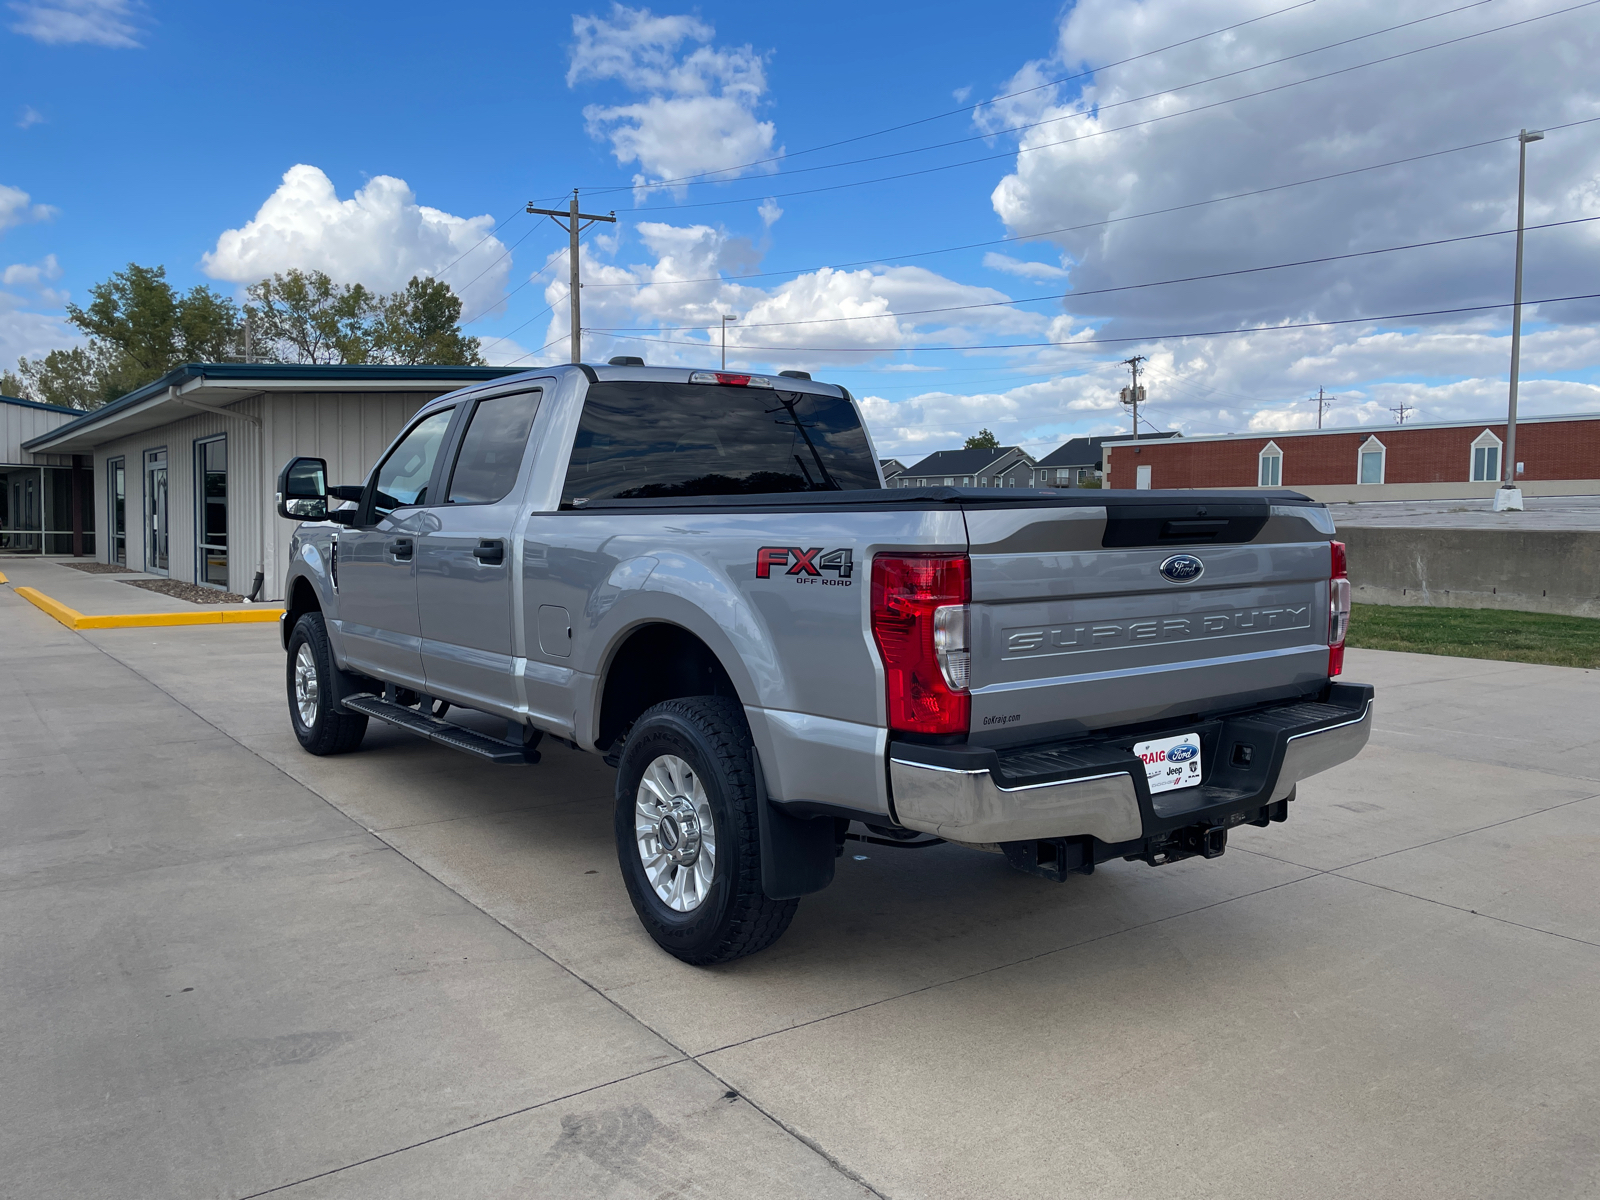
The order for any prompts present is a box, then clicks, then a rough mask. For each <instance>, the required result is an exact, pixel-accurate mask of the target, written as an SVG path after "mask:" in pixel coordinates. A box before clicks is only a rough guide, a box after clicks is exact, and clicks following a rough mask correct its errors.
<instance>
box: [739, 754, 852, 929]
mask: <svg viewBox="0 0 1600 1200" xmlns="http://www.w3.org/2000/svg"><path fill="white" fill-rule="evenodd" d="M750 760H751V766H752V768H753V769H754V773H755V779H756V813H757V817H758V819H759V820H760V823H761V890H762V891H764V892H766V894H767V895H768V896H769V897H770V898H772V899H773V900H792V899H794V898H795V897H796V896H806V895H809V894H810V893H812V892H820V891H821V890H822V889H823V888H825V887H827V886H828V885H829V884H830V883H832V882H833V867H834V862H835V860H836V859H837V857H838V842H837V840H836V839H835V837H834V832H835V826H834V820H833V818H832V817H797V816H794V815H793V814H792V813H787V812H784V811H783V809H781V808H778V807H777V806H776V805H774V804H773V803H772V802H771V801H770V800H769V799H768V798H767V779H766V776H765V775H764V774H763V773H762V771H761V757H760V755H758V754H757V753H756V752H755V751H754V749H752V750H751V751H750Z"/></svg>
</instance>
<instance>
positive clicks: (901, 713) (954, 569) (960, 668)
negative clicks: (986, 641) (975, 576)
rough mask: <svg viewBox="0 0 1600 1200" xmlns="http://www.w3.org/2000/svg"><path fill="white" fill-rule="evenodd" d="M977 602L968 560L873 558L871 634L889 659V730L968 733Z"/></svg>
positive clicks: (885, 668) (886, 674) (886, 677)
mask: <svg viewBox="0 0 1600 1200" xmlns="http://www.w3.org/2000/svg"><path fill="white" fill-rule="evenodd" d="M971 598H972V575H971V567H970V564H969V563H968V560H967V558H966V556H965V555H961V556H959V557H944V556H937V555H921V554H917V555H909V554H907V555H902V554H880V555H878V556H877V557H876V558H874V559H873V560H872V636H873V638H874V639H875V640H876V641H877V643H878V652H879V653H880V654H882V655H883V673H884V680H885V684H886V690H887V692H888V701H889V728H890V729H891V730H895V731H898V732H904V733H966V732H967V727H968V725H969V723H970V721H971V717H972V697H971V696H970V695H968V693H967V690H966V689H967V685H968V682H969V678H970V675H969V671H970V667H971V662H972V652H971V649H970V646H969V643H968V637H967V630H968V627H969V620H968V609H967V603H968V601H969V600H970V599H971Z"/></svg>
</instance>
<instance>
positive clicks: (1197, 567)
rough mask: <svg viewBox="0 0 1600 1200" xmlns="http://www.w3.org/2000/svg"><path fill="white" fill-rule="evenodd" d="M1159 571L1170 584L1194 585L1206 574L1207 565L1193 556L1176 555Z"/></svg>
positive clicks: (1162, 565) (1163, 564)
mask: <svg viewBox="0 0 1600 1200" xmlns="http://www.w3.org/2000/svg"><path fill="white" fill-rule="evenodd" d="M1157 569H1158V570H1159V571H1160V572H1161V577H1162V578H1163V579H1165V580H1167V582H1169V583H1193V582H1194V581H1195V580H1196V579H1199V578H1200V576H1202V575H1204V574H1205V570H1206V565H1205V563H1203V562H1201V561H1200V560H1199V559H1198V558H1196V557H1195V556H1194V555H1192V554H1174V555H1173V556H1172V557H1171V558H1169V559H1167V561H1166V562H1164V563H1162V564H1161V566H1160V567H1159V568H1157Z"/></svg>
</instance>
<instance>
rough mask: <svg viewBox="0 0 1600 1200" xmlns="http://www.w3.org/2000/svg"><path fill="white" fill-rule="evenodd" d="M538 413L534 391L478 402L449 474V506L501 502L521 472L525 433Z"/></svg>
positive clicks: (525, 446)
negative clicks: (453, 466)
mask: <svg viewBox="0 0 1600 1200" xmlns="http://www.w3.org/2000/svg"><path fill="white" fill-rule="evenodd" d="M538 411H539V393H538V392H518V393H517V394H516V395H514V396H495V397H493V398H492V399H489V400H480V401H479V402H478V406H477V407H476V408H475V409H473V410H472V417H471V419H470V421H469V422H468V424H467V432H466V433H465V435H463V436H462V438H461V449H460V451H459V452H458V453H457V454H456V464H455V469H454V470H453V471H452V472H451V473H450V489H449V494H448V501H449V503H451V504H493V503H494V502H495V501H497V500H504V499H505V497H506V494H507V493H508V492H510V491H511V486H512V485H513V484H514V483H516V482H517V472H518V471H519V470H521V469H522V456H523V453H524V451H526V449H527V446H528V432H529V431H530V430H531V429H532V428H533V417H534V414H535V413H536V412H538Z"/></svg>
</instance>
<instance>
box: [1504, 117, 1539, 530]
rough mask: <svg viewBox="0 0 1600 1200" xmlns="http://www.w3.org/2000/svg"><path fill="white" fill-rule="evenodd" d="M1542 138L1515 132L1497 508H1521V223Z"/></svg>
mask: <svg viewBox="0 0 1600 1200" xmlns="http://www.w3.org/2000/svg"><path fill="white" fill-rule="evenodd" d="M1543 140H1544V134H1543V133H1541V132H1539V131H1538V130H1536V129H1532V130H1530V129H1524V130H1522V131H1521V132H1520V133H1518V134H1517V282H1516V285H1515V289H1514V291H1513V294H1512V298H1511V390H1510V394H1509V397H1508V400H1507V404H1506V456H1505V462H1504V463H1503V464H1502V469H1501V474H1502V476H1503V481H1502V482H1501V484H1500V490H1499V491H1498V492H1496V493H1495V498H1494V508H1495V511H1496V512H1504V511H1506V510H1508V509H1509V510H1510V511H1512V512H1521V511H1522V489H1521V488H1519V487H1518V486H1517V379H1518V376H1519V375H1520V373H1521V371H1522V226H1523V215H1524V210H1525V205H1526V196H1527V187H1528V143H1529V142H1539V141H1543Z"/></svg>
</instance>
